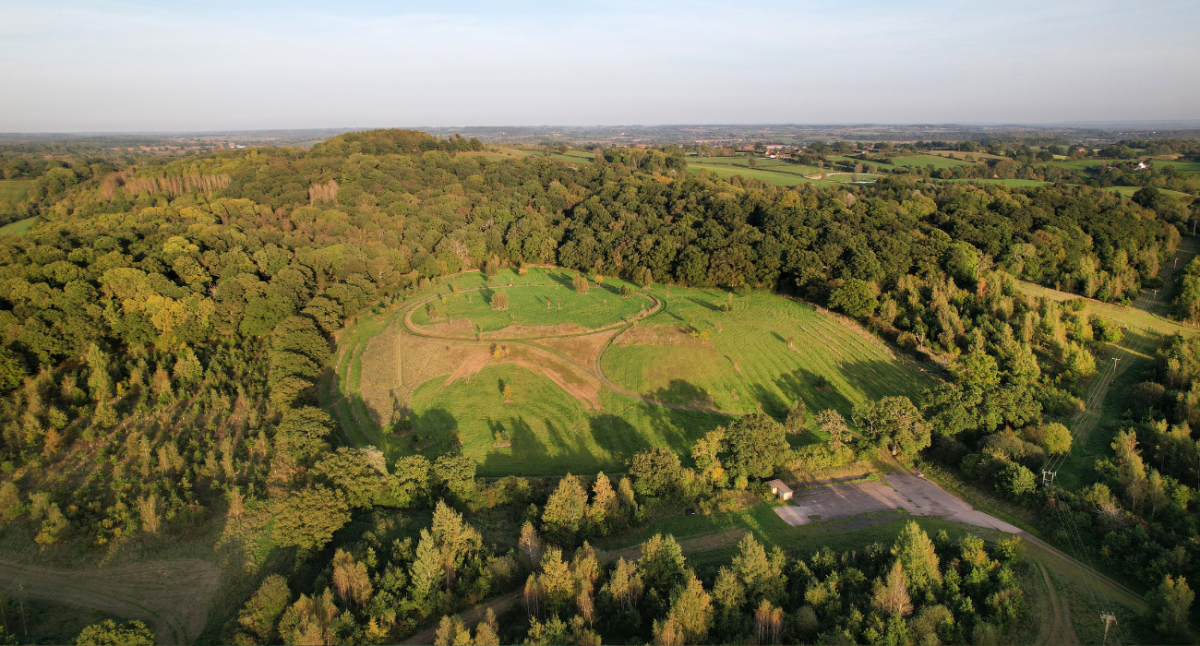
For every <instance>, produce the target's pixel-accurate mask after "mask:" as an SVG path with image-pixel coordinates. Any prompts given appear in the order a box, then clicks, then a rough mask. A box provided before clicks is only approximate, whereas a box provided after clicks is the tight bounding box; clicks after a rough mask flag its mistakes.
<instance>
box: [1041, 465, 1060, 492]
mask: <svg viewBox="0 0 1200 646" xmlns="http://www.w3.org/2000/svg"><path fill="white" fill-rule="evenodd" d="M1056 475H1058V472H1057V471H1047V470H1045V469H1042V486H1043V487H1046V488H1047V489H1049V488H1050V485H1052V484H1054V476H1056Z"/></svg>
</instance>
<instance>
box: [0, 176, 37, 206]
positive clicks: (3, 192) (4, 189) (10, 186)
mask: <svg viewBox="0 0 1200 646" xmlns="http://www.w3.org/2000/svg"><path fill="white" fill-rule="evenodd" d="M31 186H33V180H31V179H6V180H3V181H0V201H6V202H13V203H16V202H23V201H25V196H26V195H28V194H29V187H31Z"/></svg>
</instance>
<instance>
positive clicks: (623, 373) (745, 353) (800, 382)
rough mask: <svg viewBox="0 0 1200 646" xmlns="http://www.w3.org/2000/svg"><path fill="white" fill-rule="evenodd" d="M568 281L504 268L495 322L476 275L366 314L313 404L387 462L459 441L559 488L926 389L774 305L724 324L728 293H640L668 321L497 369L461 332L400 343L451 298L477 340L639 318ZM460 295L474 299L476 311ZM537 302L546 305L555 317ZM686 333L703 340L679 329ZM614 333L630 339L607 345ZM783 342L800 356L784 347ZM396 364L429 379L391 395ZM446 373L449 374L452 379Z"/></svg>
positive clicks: (825, 321)
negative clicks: (635, 460) (757, 419)
mask: <svg viewBox="0 0 1200 646" xmlns="http://www.w3.org/2000/svg"><path fill="white" fill-rule="evenodd" d="M573 274H574V272H566V271H562V270H557V269H554V270H546V269H538V268H531V269H530V270H529V272H528V274H527V275H524V276H518V275H516V274H515V273H513V272H511V271H509V270H504V271H501V273H500V276H498V277H496V278H494V279H492V282H493V284H496V283H500V284H504V285H505V289H506V290H507V292H508V294H509V297H510V309H509V312H508V313H493V312H492V311H491V309H490V307H488V306H487V305H486V303H485V301H484V299H483V298H482V294H481V293H480V292H469V291H466V290H468V289H470V288H472V287H478V286H481V285H483V284H484V278H483V277H482V276H481V275H480V274H478V273H469V274H461V275H459V276H454V277H451V278H449V279H447V280H445V281H444V282H443V283H441V284H438V285H435V286H433V287H431V288H429V289H427V290H425V291H423V292H422V293H419V294H415V295H411V296H409V297H408V298H407V299H406V300H404V301H401V302H398V303H396V304H395V305H394V306H386V307H383V308H382V309H381V310H377V312H378V313H375V314H366V315H364V316H362V317H360V319H359V320H358V321H357V322H356V323H355V324H353V325H351V326H349V327H348V328H347V329H346V330H343V331H342V333H340V334H339V335H338V351H337V352H335V353H334V357H333V358H332V359H331V361H330V365H329V367H328V368H329V369H328V371H327V372H326V376H325V378H324V380H323V381H322V384H321V386H320V394H321V401H322V405H323V406H324V407H325V408H326V409H327V410H329V411H330V414H331V415H333V416H334V417H335V418H336V419H337V420H338V422H339V424H340V425H341V426H342V427H343V430H344V436H345V438H346V440H347V441H349V442H350V443H352V444H355V445H360V446H361V445H366V444H373V445H376V446H378V447H380V448H381V449H383V450H384V451H385V453H386V454H387V455H388V456H389V458H391V459H395V458H396V457H399V456H401V455H406V454H411V453H412V452H414V451H418V450H419V451H420V452H421V453H423V454H425V455H428V456H430V457H433V456H436V455H439V454H441V453H444V452H446V451H449V450H452V449H455V448H456V444H458V443H460V449H461V451H462V452H463V453H464V454H466V455H469V456H471V457H473V458H475V459H476V460H477V461H478V462H479V464H480V470H479V473H480V474H481V475H506V474H517V475H561V474H563V473H566V472H573V473H595V472H596V471H599V470H601V469H603V470H605V471H612V472H619V471H624V469H625V462H626V461H627V460H628V459H629V458H631V457H632V456H633V455H634V454H635V453H636V452H637V451H639V450H641V449H644V448H647V447H652V446H665V447H669V448H671V450H673V451H675V452H678V453H680V454H681V455H684V456H686V455H687V454H688V453H689V452H690V448H691V446H692V444H693V443H694V442H695V440H696V439H698V438H699V437H701V436H702V435H703V434H704V433H706V432H708V431H709V430H711V429H712V428H714V427H716V426H717V425H719V424H722V423H726V422H727V421H728V420H729V419H730V418H729V414H731V413H732V414H741V413H746V412H752V411H756V410H759V409H760V408H761V409H762V410H763V411H765V412H767V413H770V414H773V415H777V416H781V415H782V414H783V413H784V410H785V409H786V407H787V406H788V405H790V403H791V402H792V401H793V400H794V399H795V398H796V397H799V398H801V399H803V400H804V401H805V402H806V404H807V405H808V407H809V410H810V411H813V412H814V413H815V412H816V411H817V410H820V409H822V408H828V407H832V408H837V409H839V410H841V411H842V412H844V413H847V414H849V412H850V409H851V407H852V406H853V405H854V404H855V403H859V402H862V401H865V400H866V399H867V398H869V397H876V396H879V395H891V394H905V395H909V396H913V397H915V396H916V395H917V394H918V393H919V391H920V390H921V388H923V387H924V386H925V385H927V384H928V381H927V380H926V378H925V376H924V375H922V374H921V373H919V372H917V371H916V370H915V369H914V368H911V367H910V365H911V364H910V363H909V362H906V361H901V360H897V359H895V358H893V357H892V356H890V353H889V351H888V350H887V348H886V346H884V345H883V344H882V342H880V341H878V340H877V339H875V338H874V337H872V336H870V335H869V334H868V333H867V332H865V331H863V330H861V329H859V328H858V327H857V326H856V325H855V324H853V323H849V322H842V321H840V319H839V318H837V317H836V316H835V315H832V314H828V313H824V314H823V313H819V312H818V311H817V310H816V308H814V307H812V306H810V305H807V304H803V303H800V302H796V301H791V300H788V299H784V298H780V297H777V296H772V295H768V294H754V295H750V296H748V297H745V298H737V299H735V302H734V311H732V312H729V313H721V312H718V311H716V310H717V308H718V307H719V305H720V304H721V303H722V302H724V301H725V300H726V299H727V296H726V294H725V293H724V292H716V291H704V290H695V289H683V288H678V287H676V288H670V289H669V290H668V289H667V288H665V287H661V286H660V287H655V288H652V290H651V291H650V293H651V294H652V295H653V296H654V297H655V298H657V299H659V300H660V301H662V303H663V309H662V310H660V311H659V312H657V313H655V314H652V315H650V316H649V317H646V318H645V319H641V320H636V321H635V322H634V323H632V324H630V325H628V326H625V327H618V328H617V329H615V330H613V331H612V332H608V333H601V334H606V335H608V336H594V335H593V336H589V337H579V336H571V334H572V333H573V330H572V329H569V328H568V329H564V328H559V329H558V330H552V329H550V328H546V329H545V330H544V331H543V330H534V331H532V332H531V331H529V330H528V329H525V330H524V331H525V332H527V333H529V334H531V335H534V336H536V335H540V334H548V335H551V336H550V337H549V338H544V339H533V338H528V339H525V340H522V341H505V342H503V345H504V347H505V348H507V349H508V350H509V351H511V353H512V355H511V357H509V355H508V354H507V353H505V354H504V357H503V358H499V359H497V358H496V357H495V356H493V350H494V345H493V344H494V343H496V342H491V341H488V339H487V338H486V337H484V339H483V340H482V341H476V340H475V339H474V337H473V336H472V335H471V333H470V332H469V331H468V332H467V333H466V334H464V335H457V334H456V336H461V340H432V339H431V340H427V341H422V340H421V339H420V338H418V337H414V336H412V335H411V333H409V332H404V331H403V328H404V316H405V314H406V313H407V312H408V311H409V310H410V309H411V308H415V310H413V319H414V321H413V324H414V325H416V324H418V323H425V322H428V319H427V317H426V315H425V310H424V306H423V303H424V301H425V300H426V299H428V298H429V297H431V296H438V295H442V296H445V297H446V299H447V302H446V304H444V305H443V307H445V308H457V309H455V310H454V311H455V312H456V316H459V317H472V320H473V321H474V322H475V323H478V324H481V325H483V327H484V330H485V331H487V330H495V329H500V328H502V327H504V326H506V325H508V324H510V323H512V322H513V319H511V318H509V315H510V314H511V315H512V316H513V317H515V320H516V322H518V323H521V324H524V325H527V326H535V325H536V326H553V325H558V324H561V323H574V324H576V325H582V326H586V327H589V328H595V327H602V326H604V325H606V324H609V323H620V322H621V320H622V318H626V319H628V320H634V319H633V318H632V317H636V315H637V314H638V313H639V312H640V311H641V310H642V309H643V308H645V309H649V308H650V307H651V303H650V301H649V300H648V299H646V298H628V299H622V298H620V297H619V296H617V295H616V294H614V293H612V292H609V291H607V289H605V290H600V289H596V288H593V289H592V290H590V291H589V293H588V295H587V296H581V295H576V294H575V293H574V291H573V290H571V289H570V288H569V287H565V286H563V283H564V282H569V277H570V276H572V275H573ZM509 282H512V283H513V286H512V287H508V286H507V284H508V283H509ZM607 282H608V281H606V283H607ZM616 282H617V281H613V283H614V285H615V283H616ZM449 285H454V286H455V287H456V288H457V289H458V290H459V291H458V293H454V292H452V291H451V290H450V289H449ZM522 285H530V286H528V287H525V286H522ZM639 291H641V290H639ZM523 293H524V294H525V296H518V295H519V294H523ZM467 294H473V295H474V296H473V298H472V300H471V301H468V300H467V298H466V296H467ZM559 296H562V297H563V309H562V310H561V311H560V310H558V309H557V299H558V297H559ZM547 297H549V298H553V299H554V301H553V305H554V306H553V307H552V309H551V310H549V311H547V310H546V307H545V299H546V298H547ZM568 298H570V299H571V300H568ZM606 299H607V301H608V302H607V304H606V303H605V302H604V301H605V300H606ZM436 302H438V303H440V299H437V301H436ZM422 317H424V318H422ZM463 327H464V328H466V326H463ZM684 328H686V329H687V330H689V331H691V330H693V329H694V330H695V331H696V332H697V336H696V337H694V338H693V337H692V336H691V335H690V334H688V333H685V332H682V331H680V330H681V329H684ZM455 329H457V328H455ZM466 329H468V330H469V329H470V328H466ZM735 329H737V330H738V332H735V331H734V330H735ZM385 332H387V333H388V334H399V335H401V337H400V338H407V339H409V341H406V342H402V343H400V344H399V345H386V344H385V345H384V346H380V345H379V341H378V339H377V338H376V337H379V335H381V334H383V333H385ZM562 334H566V335H567V336H561V335H562ZM618 334H624V335H625V336H623V337H621V338H620V340H618V341H616V342H613V341H611V340H610V339H612V338H614V337H616V336H617V335H618ZM647 335H649V336H647ZM701 336H703V338H701ZM379 338H384V337H379ZM523 338H524V337H523ZM789 339H790V340H792V341H793V343H794V345H795V347H797V348H799V350H800V351H796V350H790V349H789V348H788V340H789ZM661 342H666V343H673V344H675V345H663V344H662V343H661ZM422 344H424V345H422ZM381 347H385V348H394V349H392V350H386V351H384V350H381V349H380V348H381ZM402 348H409V350H402ZM421 348H424V349H423V350H422V349H421ZM381 352H385V353H390V352H394V353H395V355H396V356H395V363H394V364H393V363H388V365H386V366H381V364H380V361H381V360H382V359H381V357H380V356H379V355H380V353H381ZM408 353H416V354H408ZM389 357H390V355H389ZM470 357H476V359H475V360H476V361H481V363H478V364H475V365H477V366H478V367H477V368H475V369H473V370H470V369H465V368H464V366H467V365H468V363H469V362H470V361H472V359H470ZM389 360H390V359H389ZM464 361H466V362H467V363H464ZM410 364H411V365H410ZM418 364H419V365H418ZM597 364H599V365H600V366H601V372H600V373H596V372H595V365H597ZM395 365H406V366H408V368H409V370H410V371H411V370H414V369H417V368H414V366H417V367H418V368H420V369H419V370H417V372H416V373H411V372H404V371H403V370H400V371H399V373H400V374H401V375H408V374H419V375H423V376H420V377H419V378H417V377H413V378H412V380H410V381H411V383H408V382H405V383H398V382H396V381H394V376H395V375H396V374H397V370H396V368H395ZM421 366H424V368H421ZM429 366H433V367H429ZM422 370H423V371H422ZM464 370H465V371H464ZM451 373H456V375H458V376H457V377H456V378H455V379H449V377H450V375H451ZM389 375H390V376H389ZM601 375H602V376H601ZM603 378H607V379H609V380H611V381H612V382H613V383H614V384H616V386H617V388H615V389H614V388H612V387H609V386H608V385H605V383H604V382H603ZM403 379H409V377H403ZM403 379H401V381H403ZM381 380H383V381H381ZM385 382H386V383H385ZM505 386H508V387H509V389H510V392H509V399H508V401H506V398H505V396H504V395H503V393H504V388H505ZM381 389H382V390H383V391H384V398H385V402H384V405H385V408H388V409H389V410H390V406H391V404H390V403H388V402H390V401H391V399H390V398H389V397H391V396H396V397H402V398H404V401H402V402H400V405H402V406H404V407H405V410H406V411H407V425H406V427H407V428H408V429H409V430H411V431H412V432H411V433H407V434H404V435H394V434H392V431H393V429H394V427H393V426H392V425H391V423H390V422H389V421H388V420H387V419H386V418H381V417H380V416H379V415H378V414H377V415H376V416H375V417H372V411H379V408H378V406H376V407H375V408H372V406H373V405H374V404H372V403H371V402H372V401H375V402H378V398H379V392H380V390H381ZM389 389H391V390H390V392H391V393H393V395H391V396H389V395H387V394H386V393H387V392H388V391H389ZM709 390H711V391H712V393H711V398H710V395H709V393H708V392H707V391H709ZM624 391H629V392H624ZM373 397H374V398H375V399H372V398H373ZM641 397H647V398H648V399H646V400H643V399H642V398H641ZM657 402H667V403H670V404H676V405H681V406H684V407H687V408H689V409H692V410H681V409H679V408H671V407H669V406H663V405H661V404H659V403H657ZM389 414H390V413H389ZM381 420H382V421H381Z"/></svg>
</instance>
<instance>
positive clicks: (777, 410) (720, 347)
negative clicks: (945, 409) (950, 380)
mask: <svg viewBox="0 0 1200 646" xmlns="http://www.w3.org/2000/svg"><path fill="white" fill-rule="evenodd" d="M652 292H653V293H654V295H655V296H656V297H660V298H661V299H662V300H663V302H664V303H665V305H664V308H663V309H662V310H661V311H659V312H658V313H656V314H655V315H653V316H650V317H648V318H646V319H644V320H642V321H640V322H638V324H637V325H635V326H633V327H632V328H631V329H630V330H628V331H626V332H624V333H622V334H621V335H619V336H617V337H616V338H615V339H614V340H613V345H612V347H611V348H610V349H609V350H608V351H607V352H605V353H604V355H603V357H602V358H601V367H602V368H603V370H604V373H605V375H606V376H608V378H609V379H611V380H612V381H613V382H614V383H616V384H618V385H620V386H622V387H624V388H626V389H628V390H630V391H632V392H636V393H639V394H641V395H644V396H647V397H652V398H654V399H656V400H659V401H664V402H668V403H672V404H681V405H693V406H695V405H697V404H700V405H707V406H711V407H713V408H716V409H719V410H723V411H729V412H732V413H737V414H745V413H752V412H755V411H758V410H760V409H761V410H762V411H763V412H765V413H767V414H769V415H774V416H776V417H779V416H782V415H784V414H785V413H786V410H787V407H788V406H789V405H791V403H792V402H793V401H795V400H796V399H797V398H799V399H802V400H804V403H805V405H806V406H807V408H808V410H809V411H813V412H815V411H819V410H822V409H825V408H835V409H838V410H839V411H841V412H842V413H843V414H846V415H848V414H849V413H850V409H851V408H852V407H853V406H854V405H855V404H860V403H863V402H865V401H867V400H868V399H874V398H877V397H882V396H886V395H907V396H909V397H910V398H914V399H915V398H916V396H917V395H918V394H920V392H921V390H923V388H924V387H925V386H927V385H930V384H931V381H930V380H928V379H926V378H925V377H924V376H923V373H920V372H917V371H916V370H914V369H913V368H912V367H911V366H909V365H908V364H907V363H905V362H902V361H901V360H899V359H897V358H896V357H895V356H894V355H893V353H892V351H891V350H890V349H889V348H888V347H887V346H886V345H884V344H883V342H882V341H879V340H878V339H877V338H875V337H873V336H871V335H870V334H868V333H867V332H865V331H864V330H862V329H861V328H859V327H858V326H857V325H856V324H854V323H852V322H849V321H847V320H846V319H843V318H842V317H840V316H838V315H836V314H832V313H829V312H826V311H821V310H818V309H817V308H816V307H814V306H812V305H809V304H807V303H803V302H799V301H792V300H787V299H782V298H779V297H777V296H771V295H767V294H752V295H749V296H744V297H740V298H739V297H735V298H734V299H733V300H732V301H729V299H728V295H727V294H726V293H724V292H718V291H711V290H697V289H688V290H683V289H679V288H671V289H670V292H671V293H672V295H668V294H667V289H666V288H657V289H654V290H652ZM725 303H732V306H733V311H732V312H721V311H720V309H719V308H720V307H721V305H722V304H725ZM693 333H695V335H694V336H693Z"/></svg>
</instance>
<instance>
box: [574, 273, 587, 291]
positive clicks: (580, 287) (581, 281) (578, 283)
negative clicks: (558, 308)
mask: <svg viewBox="0 0 1200 646" xmlns="http://www.w3.org/2000/svg"><path fill="white" fill-rule="evenodd" d="M571 285H573V286H574V287H575V293H576V294H586V293H588V279H587V278H584V276H583V274H575V278H573V279H572V280H571Z"/></svg>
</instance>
